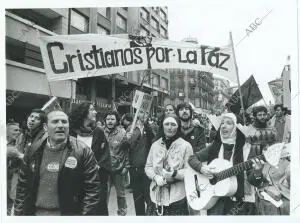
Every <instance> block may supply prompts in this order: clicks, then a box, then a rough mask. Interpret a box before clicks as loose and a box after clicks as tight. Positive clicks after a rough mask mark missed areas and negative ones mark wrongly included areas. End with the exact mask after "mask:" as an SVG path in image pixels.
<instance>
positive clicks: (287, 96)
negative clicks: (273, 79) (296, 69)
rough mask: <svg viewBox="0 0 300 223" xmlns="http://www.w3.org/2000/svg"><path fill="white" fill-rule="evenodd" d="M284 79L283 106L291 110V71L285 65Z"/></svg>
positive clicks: (288, 66)
mask: <svg viewBox="0 0 300 223" xmlns="http://www.w3.org/2000/svg"><path fill="white" fill-rule="evenodd" d="M282 79H283V106H284V107H286V108H287V109H288V110H291V69H290V65H285V66H284V69H283V71H282Z"/></svg>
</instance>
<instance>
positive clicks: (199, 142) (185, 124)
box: [176, 102, 206, 215]
mask: <svg viewBox="0 0 300 223" xmlns="http://www.w3.org/2000/svg"><path fill="white" fill-rule="evenodd" d="M176 115H177V116H178V117H179V119H180V121H181V138H183V139H184V140H185V141H187V142H189V143H190V144H191V145H192V147H193V153H194V154H195V153H197V152H199V151H200V150H202V149H204V148H205V146H206V137H205V133H204V128H202V127H200V126H199V125H195V123H194V122H193V120H192V118H193V108H192V106H191V105H190V104H189V103H187V102H183V103H181V104H179V105H177V109H176ZM189 213H190V215H200V212H199V211H195V210H193V209H192V208H189Z"/></svg>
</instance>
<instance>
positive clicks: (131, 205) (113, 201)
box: [108, 187, 135, 216]
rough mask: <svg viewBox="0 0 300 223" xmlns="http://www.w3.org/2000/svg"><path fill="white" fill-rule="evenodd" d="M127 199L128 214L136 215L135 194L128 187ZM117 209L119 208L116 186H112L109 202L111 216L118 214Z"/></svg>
mask: <svg viewBox="0 0 300 223" xmlns="http://www.w3.org/2000/svg"><path fill="white" fill-rule="evenodd" d="M126 201H127V216H135V209H134V202H133V196H132V193H130V192H129V190H128V189H126ZM117 210H118V205H117V194H116V190H115V187H112V188H111V194H110V198H109V203H108V212H109V216H118V214H117Z"/></svg>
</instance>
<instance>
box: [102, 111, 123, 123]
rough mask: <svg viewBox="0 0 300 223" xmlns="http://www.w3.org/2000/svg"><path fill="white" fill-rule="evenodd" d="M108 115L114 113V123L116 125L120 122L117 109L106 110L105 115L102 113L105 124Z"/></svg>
mask: <svg viewBox="0 0 300 223" xmlns="http://www.w3.org/2000/svg"><path fill="white" fill-rule="evenodd" d="M109 115H114V116H115V117H116V120H117V123H116V125H117V126H118V125H119V124H120V115H119V113H118V112H117V111H113V110H110V111H108V112H106V113H105V115H104V122H105V125H106V118H107V116H109Z"/></svg>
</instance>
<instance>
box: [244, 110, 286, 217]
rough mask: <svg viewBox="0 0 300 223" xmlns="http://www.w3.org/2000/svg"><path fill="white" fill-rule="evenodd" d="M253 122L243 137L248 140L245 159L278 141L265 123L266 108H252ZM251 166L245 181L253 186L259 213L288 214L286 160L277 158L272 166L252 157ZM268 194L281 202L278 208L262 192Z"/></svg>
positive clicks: (271, 129) (275, 134)
mask: <svg viewBox="0 0 300 223" xmlns="http://www.w3.org/2000/svg"><path fill="white" fill-rule="evenodd" d="M253 117H254V123H253V125H252V126H250V128H248V131H247V137H246V141H248V142H249V143H250V144H251V150H250V154H249V157H248V159H252V158H253V157H254V156H257V155H261V154H262V151H263V150H265V149H267V148H268V147H269V146H270V145H272V144H274V143H276V142H278V141H279V140H278V135H277V132H276V129H275V127H273V126H268V125H267V108H266V107H264V106H258V107H255V108H253ZM253 167H254V168H253V169H252V170H250V171H248V181H249V182H250V183H251V184H252V185H254V186H255V187H256V188H257V190H256V191H257V193H256V203H257V210H258V214H260V215H288V214H289V184H290V182H289V174H290V173H289V172H290V161H289V160H288V159H286V158H284V159H281V160H280V162H279V164H278V167H277V168H276V167H273V166H271V165H270V164H268V163H264V162H263V161H262V160H257V159H255V160H254V164H253ZM263 192H264V193H266V194H268V195H269V196H270V197H272V199H274V200H276V201H280V200H281V201H282V202H283V204H282V205H281V206H280V207H279V208H278V207H276V206H275V205H274V204H273V203H272V202H270V201H267V200H266V199H265V198H264V196H263V194H262V193H263Z"/></svg>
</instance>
